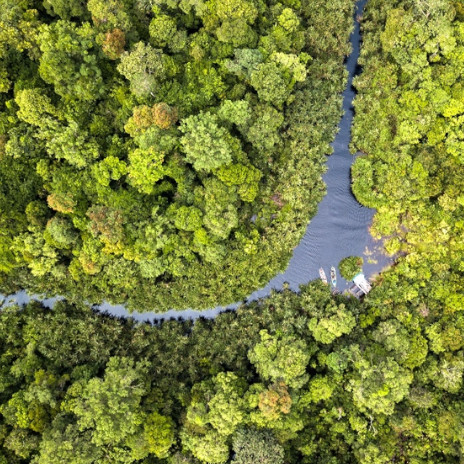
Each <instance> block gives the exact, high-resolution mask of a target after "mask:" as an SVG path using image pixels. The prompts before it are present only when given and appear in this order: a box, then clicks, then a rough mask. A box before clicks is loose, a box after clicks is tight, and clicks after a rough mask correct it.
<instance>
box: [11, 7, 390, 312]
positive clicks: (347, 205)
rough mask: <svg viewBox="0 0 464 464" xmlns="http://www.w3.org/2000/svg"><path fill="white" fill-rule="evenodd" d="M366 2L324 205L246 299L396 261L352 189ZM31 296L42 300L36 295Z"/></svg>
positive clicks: (114, 308)
mask: <svg viewBox="0 0 464 464" xmlns="http://www.w3.org/2000/svg"><path fill="white" fill-rule="evenodd" d="M366 2H367V0H360V1H358V2H357V4H356V9H355V11H354V14H353V21H354V30H353V32H352V34H351V36H350V43H351V47H352V51H351V54H350V55H349V57H348V58H347V60H346V69H347V71H348V82H347V85H346V89H345V91H344V92H343V116H342V118H341V120H340V123H339V126H338V133H337V135H336V137H335V140H334V141H333V143H332V148H333V154H332V155H331V156H329V157H328V159H327V172H326V173H325V174H324V176H323V179H324V182H325V184H326V186H327V194H326V196H325V197H324V198H323V200H322V201H321V202H320V204H319V206H318V212H317V214H316V216H315V217H314V218H313V219H312V220H311V222H310V223H309V225H308V227H307V229H306V233H305V235H304V237H303V239H302V240H301V242H300V243H299V245H298V246H297V247H296V248H295V249H294V252H293V256H292V259H291V261H290V263H289V266H288V267H287V269H286V270H285V272H283V273H280V274H278V275H277V276H275V277H274V278H273V279H272V280H271V281H270V282H269V283H268V284H267V285H266V286H265V287H264V288H262V289H259V290H257V291H255V292H253V293H252V294H251V295H250V296H249V297H248V298H246V300H245V301H255V300H258V299H260V298H265V297H267V296H269V295H270V294H271V292H272V291H273V290H277V291H278V290H281V289H283V288H284V286H288V287H289V288H290V289H292V290H294V291H298V289H299V287H300V285H302V284H306V283H308V282H309V281H311V280H314V279H317V278H319V274H318V269H319V268H320V267H323V268H325V269H329V268H330V266H337V265H338V263H339V262H340V261H341V260H342V259H343V258H345V257H347V256H363V257H364V262H365V265H364V274H365V275H366V277H368V278H370V279H373V278H375V276H376V275H377V274H378V273H379V272H380V271H381V270H382V269H384V268H385V267H387V266H389V265H390V264H391V263H392V262H393V259H392V258H390V257H388V256H385V255H384V254H383V253H382V244H381V242H377V241H375V240H374V239H373V238H372V236H371V235H370V233H369V227H370V224H371V221H372V217H373V215H374V213H375V210H374V209H371V208H366V207H364V206H362V205H361V204H360V203H358V201H357V200H356V199H355V197H354V196H353V193H352V191H351V175H350V169H351V165H352V163H353V156H352V154H351V153H350V150H349V145H350V141H351V125H352V121H353V116H354V109H353V99H354V97H355V91H354V88H353V87H352V82H353V78H354V76H355V75H356V71H357V62H358V58H359V53H360V46H361V33H360V23H359V21H358V20H357V19H358V18H360V17H361V16H362V12H363V9H364V6H365V4H366ZM348 287H349V283H348V282H346V281H344V280H343V279H342V278H339V281H338V286H337V288H338V290H340V291H344V290H346V289H347V288H348ZM30 298H31V297H29V296H28V295H27V294H26V292H19V293H18V294H16V295H12V296H10V297H8V299H13V300H14V301H16V302H17V303H20V304H22V303H26V302H27V301H29V299H30ZM32 298H33V299H38V300H40V298H37V297H35V296H32ZM41 301H43V302H44V304H46V305H53V303H54V301H56V299H54V298H47V299H46V300H41ZM241 304H242V302H237V303H234V304H231V305H227V306H218V307H216V308H212V309H207V310H199V311H197V310H194V309H187V310H183V311H177V310H170V311H167V312H164V313H156V312H143V313H140V312H138V311H133V312H130V311H128V310H127V309H126V308H125V307H124V305H111V304H109V303H103V304H101V305H95V306H94V307H95V308H98V309H99V310H100V311H102V312H107V313H110V314H112V315H114V316H117V317H133V318H134V319H136V320H138V321H145V320H149V321H154V320H159V319H165V318H171V317H176V318H177V317H182V318H185V319H196V318H198V317H206V318H212V317H215V316H216V315H217V314H219V313H220V312H222V311H225V310H226V309H236V308H237V307H238V306H240V305H241Z"/></svg>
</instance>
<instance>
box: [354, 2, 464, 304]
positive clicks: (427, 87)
mask: <svg viewBox="0 0 464 464" xmlns="http://www.w3.org/2000/svg"><path fill="white" fill-rule="evenodd" d="M363 24H364V29H365V39H364V47H363V49H362V52H361V58H360V63H361V64H362V65H363V73H362V74H361V75H360V76H359V77H358V78H357V79H356V81H355V85H356V87H357V89H358V91H359V95H358V97H357V98H356V99H355V102H354V103H355V109H356V116H355V120H354V127H353V143H354V146H355V147H356V148H357V149H359V150H361V151H362V152H364V153H366V156H361V157H358V159H357V160H356V162H355V164H354V166H353V169H352V173H353V180H354V183H353V191H354V193H355V195H356V196H357V198H358V200H359V201H361V203H363V204H365V205H367V206H370V207H374V208H377V213H376V215H375V217H374V222H373V226H372V228H371V231H372V232H373V233H374V235H377V236H384V237H388V240H387V241H386V248H387V251H389V252H390V253H397V254H399V255H405V256H404V258H403V259H401V260H400V262H399V264H398V265H397V266H396V268H395V273H394V276H395V278H394V280H393V277H391V280H389V281H388V282H384V285H383V286H384V288H385V289H386V288H387V286H390V292H391V293H397V292H398V289H397V287H396V286H397V283H398V282H401V285H400V288H401V290H400V292H401V293H402V295H401V296H400V295H396V296H395V298H397V299H398V300H399V299H401V301H403V302H405V303H406V302H411V301H412V302H421V304H423V305H424V308H427V309H426V310H427V311H429V310H432V311H433V310H435V309H438V308H439V310H442V309H444V310H445V311H446V312H448V313H453V312H455V311H461V310H462V309H464V278H463V277H464V276H463V274H464V259H463V258H464V240H463V236H464V132H463V128H464V79H463V69H464V4H463V3H462V2H451V1H448V0H434V1H431V0H430V1H425V0H415V1H414V2H407V1H404V2H403V1H393V2H388V4H385V5H384V4H383V3H382V2H379V1H376V0H372V1H370V2H369V5H368V16H367V19H366V21H363ZM379 26H380V27H379ZM373 121H375V123H374V124H373ZM392 276H393V274H392ZM434 302H436V303H437V304H438V308H435V307H434V304H435V303H434ZM424 310H425V309H424Z"/></svg>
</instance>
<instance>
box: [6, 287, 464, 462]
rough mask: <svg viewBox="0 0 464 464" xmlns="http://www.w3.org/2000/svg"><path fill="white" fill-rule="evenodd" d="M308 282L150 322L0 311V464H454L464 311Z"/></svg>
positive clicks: (65, 311) (68, 311)
mask: <svg viewBox="0 0 464 464" xmlns="http://www.w3.org/2000/svg"><path fill="white" fill-rule="evenodd" d="M386 292H387V293H385V290H383V289H382V287H381V286H377V287H376V288H375V289H374V290H372V292H371V294H372V295H371V294H370V296H369V298H366V300H364V301H363V302H359V301H358V300H356V299H355V298H349V299H348V298H346V297H345V296H342V295H335V296H334V295H331V293H330V290H329V288H328V286H325V285H324V284H322V283H321V282H314V283H312V284H311V285H309V286H307V287H304V288H303V289H302V290H301V292H300V293H299V294H295V293H292V292H290V291H284V292H283V293H277V294H274V295H272V296H271V297H270V298H267V299H265V300H261V301H259V302H254V303H251V304H249V305H247V306H243V307H241V308H240V309H239V310H238V311H237V312H228V313H224V314H221V315H219V316H218V317H217V318H216V319H214V320H205V319H199V320H197V321H196V322H195V323H192V322H189V321H184V322H180V321H177V320H170V321H164V322H163V323H162V324H158V325H156V326H150V325H148V324H135V323H133V322H132V321H130V320H118V319H115V318H112V317H110V316H105V315H102V314H101V313H96V312H92V311H91V310H90V309H89V308H86V307H84V306H79V305H77V306H76V305H71V304H69V303H66V302H59V303H57V305H56V306H55V308H54V309H53V310H50V309H46V308H44V307H42V306H41V305H40V304H39V303H31V304H29V305H27V306H26V307H23V308H19V307H11V308H5V309H3V311H2V312H1V313H0V372H1V377H0V379H1V382H0V463H1V464H26V463H31V464H64V463H66V464H132V463H139V464H156V463H159V464H161V463H163V462H164V463H168V464H202V463H209V464H221V463H226V462H227V463H231V464H257V463H260V464H313V463H316V462H317V463H318V464H335V463H337V464H353V463H360V464H387V463H393V462H395V463H404V464H406V463H414V464H440V463H442V464H445V463H446V464H458V463H460V462H461V461H462V453H463V449H464V437H463V434H462V427H463V425H464V402H463V372H464V359H463V353H464V351H463V348H464V318H463V316H462V311H460V312H455V313H443V311H442V312H441V313H440V312H438V311H434V312H432V311H431V312H430V313H429V314H427V315H425V314H424V311H423V308H421V307H420V306H419V307H418V306H416V304H415V303H410V304H409V305H408V306H406V307H404V309H402V307H401V301H390V302H389V303H385V302H383V303H382V305H381V309H382V311H381V314H377V313H376V311H377V309H378V308H379V305H380V303H379V302H380V301H382V300H386V297H387V296H388V290H387V291H386Z"/></svg>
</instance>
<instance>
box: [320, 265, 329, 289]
mask: <svg viewBox="0 0 464 464" xmlns="http://www.w3.org/2000/svg"><path fill="white" fill-rule="evenodd" d="M319 275H320V277H321V280H322V282H324V283H325V284H326V285H327V284H328V283H329V282H328V281H327V276H326V275H325V272H324V269H322V267H320V268H319Z"/></svg>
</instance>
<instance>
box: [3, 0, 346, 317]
mask: <svg viewBox="0 0 464 464" xmlns="http://www.w3.org/2000/svg"><path fill="white" fill-rule="evenodd" d="M353 7H354V2H353V0H332V1H330V2H326V1H322V0H311V1H309V0H304V1H300V0H284V1H274V0H273V1H264V0H229V1H227V2H223V1H220V0H200V1H189V0H182V1H171V0H156V1H144V0H88V1H78V0H73V1H63V0H44V1H38V0H21V1H16V0H1V1H0V8H1V11H2V14H1V18H0V183H1V187H0V188H1V191H0V221H1V234H0V273H1V274H0V279H1V285H2V287H3V292H4V293H5V292H8V291H13V290H15V289H17V288H27V289H29V290H31V291H38V292H47V293H49V294H57V293H59V294H64V295H68V296H70V295H71V296H74V297H76V296H78V297H79V298H85V299H87V300H89V301H92V302H96V301H101V300H102V299H104V298H106V299H108V300H111V301H113V302H129V305H130V306H132V307H133V308H134V307H136V308H137V309H140V308H145V309H146V310H148V309H157V310H165V309H169V308H171V307H172V308H185V307H189V306H190V307H197V308H204V307H211V306H214V305H216V304H218V303H221V304H226V303H230V302H233V301H238V300H240V299H242V298H244V297H245V296H247V295H248V294H249V293H250V292H251V291H252V290H255V289H256V288H258V287H259V286H262V285H264V284H265V283H266V282H267V281H268V280H269V279H270V278H271V277H273V276H274V275H275V274H276V273H277V272H278V271H280V270H282V269H284V267H285V266H286V264H287V263H288V260H289V258H290V256H291V252H292V249H293V247H295V246H296V245H297V243H298V241H299V239H300V238H301V237H302V235H303V232H304V228H305V226H306V225H307V222H308V220H309V218H310V217H311V216H312V215H313V214H314V213H315V211H316V207H317V204H318V202H319V201H320V199H321V198H322V195H323V193H324V186H323V183H322V180H321V174H322V173H323V171H324V165H323V163H324V161H325V155H326V154H328V153H330V151H331V148H330V146H329V143H330V141H331V140H332V138H333V135H334V133H335V130H336V124H337V122H338V119H339V116H340V110H341V108H340V105H341V98H340V92H341V90H342V89H343V87H344V83H345V80H346V71H345V70H344V68H343V58H344V56H346V55H347V54H348V53H349V43H348V36H349V32H350V30H351V28H352V17H351V16H352V12H353ZM327 19H329V20H327Z"/></svg>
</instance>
